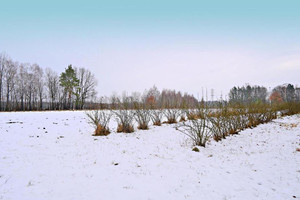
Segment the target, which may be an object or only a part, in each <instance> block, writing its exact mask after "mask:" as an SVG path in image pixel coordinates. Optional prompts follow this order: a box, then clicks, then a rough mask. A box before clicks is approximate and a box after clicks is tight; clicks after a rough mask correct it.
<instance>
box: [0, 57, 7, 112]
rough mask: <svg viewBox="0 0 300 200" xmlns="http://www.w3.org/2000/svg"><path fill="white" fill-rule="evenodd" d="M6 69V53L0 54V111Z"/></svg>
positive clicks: (0, 108)
mask: <svg viewBox="0 0 300 200" xmlns="http://www.w3.org/2000/svg"><path fill="white" fill-rule="evenodd" d="M5 71H6V55H5V54H4V53H1V54H0V111H2V102H3V101H2V98H3V85H4V77H5Z"/></svg>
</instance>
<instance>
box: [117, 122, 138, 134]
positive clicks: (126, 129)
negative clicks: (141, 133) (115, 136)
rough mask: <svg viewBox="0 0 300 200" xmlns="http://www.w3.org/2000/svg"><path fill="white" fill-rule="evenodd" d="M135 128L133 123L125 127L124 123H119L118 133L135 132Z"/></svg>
mask: <svg viewBox="0 0 300 200" xmlns="http://www.w3.org/2000/svg"><path fill="white" fill-rule="evenodd" d="M133 132H134V128H133V126H132V125H129V126H126V127H124V126H123V125H122V124H118V128H117V133H133Z"/></svg>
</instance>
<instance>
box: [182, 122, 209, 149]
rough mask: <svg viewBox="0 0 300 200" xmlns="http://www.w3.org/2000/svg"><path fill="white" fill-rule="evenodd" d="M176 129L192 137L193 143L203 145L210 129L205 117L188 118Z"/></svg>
mask: <svg viewBox="0 0 300 200" xmlns="http://www.w3.org/2000/svg"><path fill="white" fill-rule="evenodd" d="M177 129H178V130H179V131H180V132H182V133H184V134H185V135H187V136H188V137H189V138H191V139H192V141H193V143H194V145H199V146H203V147H205V144H206V142H207V141H208V139H209V138H210V136H211V129H210V127H209V126H208V121H207V119H199V120H189V121H186V122H182V124H181V125H179V126H177Z"/></svg>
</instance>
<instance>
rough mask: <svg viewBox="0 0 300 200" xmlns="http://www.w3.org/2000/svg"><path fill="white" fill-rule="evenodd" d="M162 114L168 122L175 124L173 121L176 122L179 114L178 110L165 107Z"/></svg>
mask: <svg viewBox="0 0 300 200" xmlns="http://www.w3.org/2000/svg"><path fill="white" fill-rule="evenodd" d="M164 115H165V116H166V118H167V123H168V124H175V123H177V118H178V117H179V115H180V110H178V109H171V108H167V109H165V110H164Z"/></svg>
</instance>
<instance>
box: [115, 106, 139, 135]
mask: <svg viewBox="0 0 300 200" xmlns="http://www.w3.org/2000/svg"><path fill="white" fill-rule="evenodd" d="M114 114H115V117H116V120H117V122H118V128H117V132H118V133H121V132H123V133H132V132H134V128H133V119H134V113H133V111H132V110H127V109H119V110H117V111H114Z"/></svg>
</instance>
